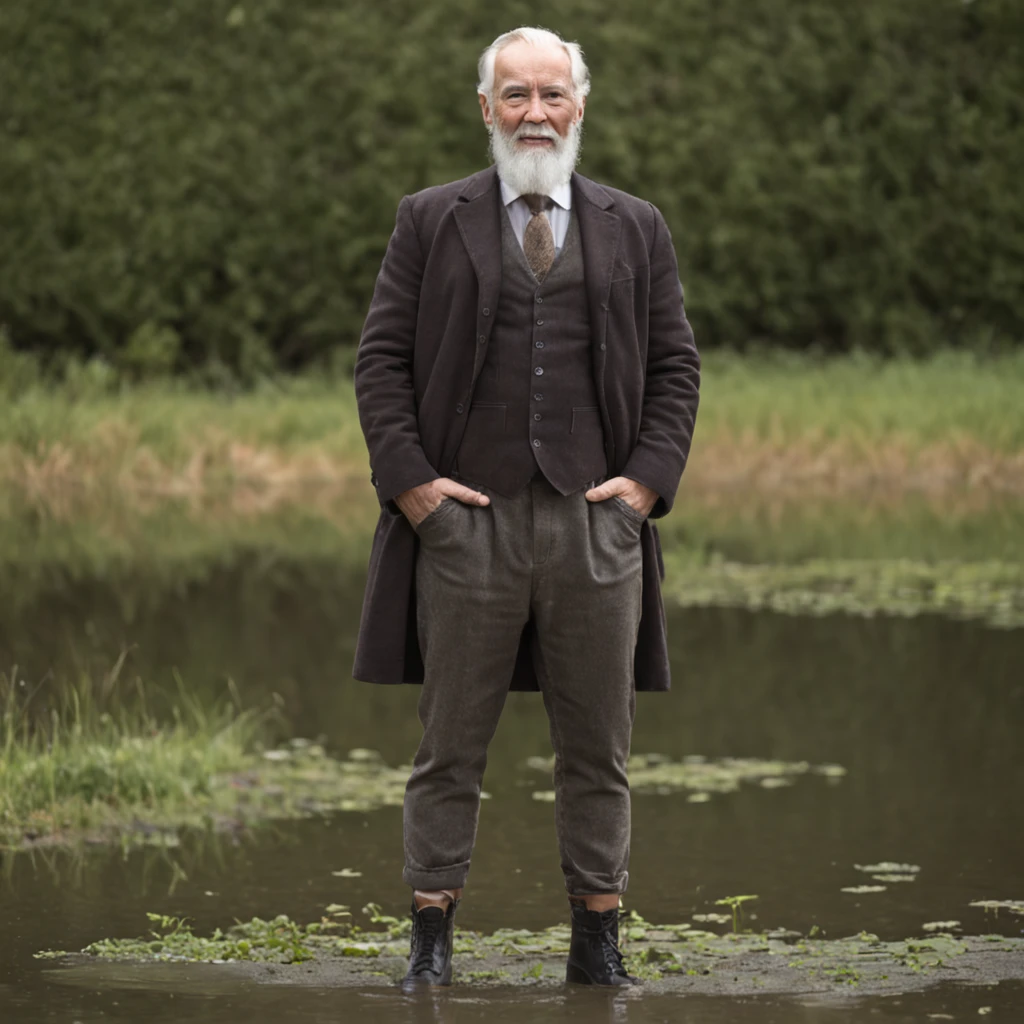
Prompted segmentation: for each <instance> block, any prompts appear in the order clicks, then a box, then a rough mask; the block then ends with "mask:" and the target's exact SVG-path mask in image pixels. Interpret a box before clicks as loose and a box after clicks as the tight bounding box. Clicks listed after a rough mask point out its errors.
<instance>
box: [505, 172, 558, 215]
mask: <svg viewBox="0 0 1024 1024" xmlns="http://www.w3.org/2000/svg"><path fill="white" fill-rule="evenodd" d="M498 181H499V182H500V183H501V201H502V202H503V203H504V204H505V205H506V206H508V205H509V204H510V203H514V202H515V201H516V200H517V199H518V198H519V197H520V196H521V195H522V193H521V192H517V191H516V190H515V189H514V188H512V186H511V185H506V184H505V182H504V180H503V179H501V178H499V179H498ZM548 197H549V198H550V199H553V200H554V201H555V202H556V203H557V204H558V205H559V206H560V207H561V208H562V209H563V210H569V209H572V185H571V184H570V183H569V182H568V181H567V182H566V183H565V184H564V185H559V186H558V187H557V188H553V189H552V190H551V191H550V192H549V193H548Z"/></svg>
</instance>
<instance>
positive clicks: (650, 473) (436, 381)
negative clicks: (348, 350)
mask: <svg viewBox="0 0 1024 1024" xmlns="http://www.w3.org/2000/svg"><path fill="white" fill-rule="evenodd" d="M572 195H573V207H574V209H575V211H576V216H577V219H578V223H579V229H580V236H581V240H582V244H583V258H584V273H585V277H586V288H587V296H588V304H589V307H590V323H591V330H592V332H593V372H594V380H595V382H596V384H597V395H598V403H599V405H600V408H601V416H602V420H603V424H604V435H605V448H606V456H607V461H608V468H609V475H610V476H618V475H621V476H628V477H630V478H632V479H634V480H637V481H639V482H640V483H643V484H646V485H647V486H648V487H651V488H653V489H654V490H655V491H656V492H657V493H658V494H659V495H660V499H659V501H658V503H657V504H656V505H655V507H654V511H653V512H652V513H651V518H652V519H654V518H657V517H659V516H662V515H664V514H665V513H666V512H668V511H669V509H670V508H671V507H672V502H673V500H674V498H675V493H676V488H677V487H678V485H679V479H680V477H681V475H682V472H683V468H684V466H685V465H686V459H687V455H688V454H689V450H690V442H691V440H692V438H693V427H694V421H695V419H696V416H697V403H698V391H699V386H700V357H699V356H698V354H697V348H696V346H695V345H694V342H693V332H692V331H691V330H690V325H689V323H688V321H687V319H686V315H685V313H684V311H683V295H682V287H681V285H680V283H679V272H678V269H677V266H676V255H675V251H674V249H673V248H672V240H671V238H670V236H669V231H668V227H667V226H666V224H665V221H664V219H663V217H662V216H661V214H660V213H659V211H658V210H657V209H656V208H655V207H654V206H652V205H651V204H650V203H648V202H645V201H644V200H642V199H637V198H636V197H634V196H631V195H628V194H627V193H625V192H620V191H618V190H617V189H613V188H607V187H605V186H602V185H598V184H596V183H595V182H593V181H590V180H589V179H587V178H584V177H583V176H582V175H579V174H573V177H572ZM499 203H500V188H499V183H498V176H497V172H496V171H495V169H494V167H490V168H488V169H487V170H485V171H481V172H479V173H478V174H474V175H472V176H470V177H468V178H464V179H463V180H461V181H455V182H451V183H450V184H447V185H439V186H436V187H434V188H428V189H425V190H424V191H422V192H418V193H416V194H415V195H412V196H406V197H405V198H404V199H403V200H402V201H401V203H399V206H398V216H397V220H396V224H395V230H394V233H393V234H392V236H391V241H390V242H389V243H388V248H387V252H386V253H385V256H384V261H383V263H382V264H381V269H380V274H379V275H378V277H377V284H376V287H375V289H374V293H373V301H372V302H371V305H370V310H369V313H368V314H367V317H366V324H365V326H364V328H363V333H362V338H361V339H360V342H359V351H358V354H357V357H356V368H355V387H356V400H357V402H358V406H359V419H360V422H361V424H362V428H363V433H364V434H365V436H366V444H367V447H368V449H369V452H370V466H371V480H372V482H373V485H374V487H375V488H376V489H377V496H378V498H379V499H380V503H381V511H380V519H379V520H378V522H377V529H376V531H375V532H374V536H373V548H372V550H371V552H370V566H369V575H368V578H367V581H366V593H365V597H364V600H363V613H362V620H361V622H360V625H359V639H358V642H357V646H356V656H355V666H354V668H353V675H354V676H355V678H356V679H361V680H364V681H366V682H375V683H402V682H407V683H415V682H422V681H423V663H422V660H421V658H420V653H419V645H418V641H417V639H416V607H415V599H416V596H415V595H416V592H415V581H414V574H415V568H416V545H417V543H418V539H417V537H416V534H415V532H414V531H413V529H412V527H411V526H410V525H409V523H408V521H407V520H406V518H405V516H403V515H402V513H401V512H400V511H399V509H398V506H397V505H396V504H395V503H394V501H393V500H392V499H393V498H394V497H395V495H397V494H401V493H402V491H405V490H408V489H409V488H411V487H415V486H417V485H418V484H422V483H426V482H428V481H430V480H435V479H437V477H438V476H447V475H448V474H449V473H450V472H451V469H452V464H453V462H454V459H455V454H456V452H457V451H458V448H459V444H460V442H461V440H462V434H463V431H464V430H465V427H466V419H467V417H466V415H465V411H466V410H468V409H469V407H470V402H471V400H472V395H473V387H474V384H475V382H476V378H477V375H478V374H479V372H480V369H481V367H482V365H483V361H484V356H485V353H486V348H487V346H486V340H487V338H488V336H489V334H490V328H491V325H492V324H493V321H494V316H493V314H494V311H495V309H496V308H497V305H498V297H499V294H500V289H501V224H500V219H499V215H500V206H499ZM641 545H642V548H643V557H644V569H643V582H644V590H643V613H642V618H641V622H640V636H639V639H638V642H637V647H636V656H635V667H636V686H637V689H640V690H667V689H668V687H669V663H668V646H667V643H666V635H665V610H664V605H663V603H662V599H661V580H662V578H663V577H664V565H663V563H662V559H661V547H660V545H659V542H658V533H657V529H656V527H655V526H654V524H653V523H652V522H646V523H645V524H644V527H643V530H642V533H641ZM528 632H529V627H527V631H526V632H525V633H524V638H523V643H521V645H520V657H519V660H518V662H517V665H516V670H515V675H514V678H513V681H512V688H513V689H537V682H536V679H535V678H534V675H533V668H532V665H531V661H530V657H529V644H528V640H529V637H528Z"/></svg>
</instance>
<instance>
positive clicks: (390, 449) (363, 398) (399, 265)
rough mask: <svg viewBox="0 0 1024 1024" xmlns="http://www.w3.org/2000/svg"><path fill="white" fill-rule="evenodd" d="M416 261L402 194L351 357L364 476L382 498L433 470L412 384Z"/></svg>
mask: <svg viewBox="0 0 1024 1024" xmlns="http://www.w3.org/2000/svg"><path fill="white" fill-rule="evenodd" d="M423 265H424V260H423V253H422V249H421V247H420V242H419V238H418V236H417V234H416V225H415V223H414V222H413V217H412V201H411V199H410V198H409V196H406V197H405V198H404V199H403V200H402V201H401V202H400V203H399V204H398V215H397V217H396V219H395V230H394V232H393V233H392V235H391V240H390V242H388V248H387V252H386V253H385V254H384V261H383V263H382V264H381V268H380V273H379V274H378V275H377V284H376V286H375V287H374V291H373V300H372V301H371V303H370V310H369V312H368V313H367V315H366V322H365V323H364V325H363V333H362V336H361V337H360V339H359V349H358V352H357V353H356V363H355V390H356V404H357V406H358V408H359V422H360V425H361V426H362V428H363V435H364V436H365V438H366V447H367V448H368V449H369V452H370V470H371V477H370V479H371V481H372V482H373V485H374V487H375V488H376V489H377V498H378V500H379V501H380V503H381V504H382V505H383V504H385V503H386V502H388V501H390V500H391V499H392V498H394V497H395V495H397V494H401V493H402V492H403V491H407V490H409V488H411V487H416V486H418V485H419V484H424V483H429V482H430V481H431V480H436V479H437V478H438V477H439V476H440V474H439V473H438V472H437V471H436V470H435V469H434V467H433V466H431V465H430V463H429V462H428V461H427V457H426V455H425V454H424V452H423V446H422V445H421V443H420V433H419V426H418V423H417V417H416V396H415V393H414V391H413V376H412V364H413V347H414V345H415V340H416V320H417V313H418V310H419V300H420V284H421V282H422V279H423Z"/></svg>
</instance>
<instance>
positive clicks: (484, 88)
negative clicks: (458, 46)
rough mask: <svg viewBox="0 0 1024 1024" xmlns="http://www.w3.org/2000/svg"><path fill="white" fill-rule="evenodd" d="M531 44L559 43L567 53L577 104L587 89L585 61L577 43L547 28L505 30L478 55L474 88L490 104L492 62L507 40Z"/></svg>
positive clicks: (588, 82) (491, 101)
mask: <svg viewBox="0 0 1024 1024" xmlns="http://www.w3.org/2000/svg"><path fill="white" fill-rule="evenodd" d="M519 42H523V43H532V44H533V45H534V46H561V47H562V49H563V50H565V52H566V53H567V54H568V55H569V66H570V68H571V71H572V91H573V99H575V100H576V102H577V103H578V102H579V101H580V100H581V99H583V98H584V97H585V96H586V95H587V94H588V93H589V92H590V72H589V71H588V70H587V62H586V61H585V60H584V59H583V50H582V48H581V47H580V44H579V43H569V42H566V40H564V39H563V38H562V37H561V36H560V35H557V34H556V33H554V32H550V31H549V30H548V29H546V28H529V27H528V26H525V25H524V26H523V27H521V28H514V29H512V31H511V32H504V33H502V34H501V35H500V36H498V38H497V39H495V40H494V42H493V43H491V45H490V46H488V47H487V49H486V50H484V52H483V53H482V54H481V55H480V61H479V63H478V65H477V70H478V72H479V75H480V81H479V83H478V84H477V87H476V91H477V92H478V93H480V95H482V96H485V97H486V98H487V102H488V103H493V101H494V97H493V95H492V94H493V92H494V61H495V59H496V58H497V56H498V54H499V53H500V52H501V51H502V50H503V49H505V47H506V46H508V45H509V44H510V43H519Z"/></svg>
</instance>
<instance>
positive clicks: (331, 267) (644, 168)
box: [0, 0, 1024, 382]
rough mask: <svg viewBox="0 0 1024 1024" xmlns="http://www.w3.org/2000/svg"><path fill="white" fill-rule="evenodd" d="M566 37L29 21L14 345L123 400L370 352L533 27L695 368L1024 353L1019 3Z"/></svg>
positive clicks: (33, 7)
mask: <svg viewBox="0 0 1024 1024" xmlns="http://www.w3.org/2000/svg"><path fill="white" fill-rule="evenodd" d="M554 10H556V9H554V8H551V7H550V5H548V4H545V5H541V4H539V3H536V2H532V0H531V2H524V0H512V2H510V3H509V4H505V5H501V6H499V7H494V6H493V5H487V4H483V3H479V2H471V0H434V2H432V3H429V4H421V3H419V2H414V0H384V2H368V0H352V2H349V3H346V4H337V3H336V2H334V0H288V2H286V0H240V2H237V3H235V2H233V0H171V2H169V3H166V4H163V5H152V4H139V3H134V2H130V0H76V3H74V4H65V5H58V6H56V7H55V6H54V5H51V4H36V3H33V2H32V0H10V2H8V3H5V4H4V5H3V6H2V7H0V52H2V53H3V55H4V59H3V60H2V61H0V97H2V103H0V231H2V233H3V240H4V244H3V247H2V249H0V325H6V330H7V334H8V336H9V338H10V342H11V344H12V345H13V346H14V348H15V349H17V350H18V351H22V352H24V351H34V352H36V353H38V354H40V355H41V356H42V357H43V358H44V359H45V360H46V361H48V362H49V363H50V364H51V365H54V366H56V367H57V368H58V369H59V368H60V367H61V366H63V365H65V364H66V361H67V360H68V359H78V360H82V359H86V360H87V359H91V358H99V359H101V360H103V361H104V362H107V363H109V364H111V365H113V366H115V367H116V368H117V369H118V370H119V371H122V372H123V373H124V374H126V375H128V376H130V377H152V376H161V375H164V374H167V373H170V372H181V371H190V372H192V373H195V374H198V375H200V376H201V377H204V378H206V379H208V380H210V381H212V382H218V381H222V380H225V379H229V378H238V377H240V378H242V379H246V380H251V379H253V378H256V377H259V376H261V375H262V374H264V373H266V372H268V371H271V370H274V369H292V368H297V367H300V366H307V365H310V364H314V365H315V364H320V363H325V364H326V363H327V362H329V361H330V360H332V359H333V358H334V357H333V352H334V350H337V349H338V348H339V347H340V348H344V347H346V346H351V345H352V344H353V343H354V341H355V340H356V338H357V337H358V333H359V329H360V326H361V323H362V318H363V316H364V314H365V310H366V305H367V302H368V300H369V296H370V293H371V291H372V287H373V282H374V279H375V276H376V273H377V269H378V266H379V261H380V257H381V255H382V253H383V250H384V246H385V244H386V242H387V238H388V235H389V233H390V230H391V226H392V224H393V221H394V212H395V207H396V205H397V202H398V200H399V198H400V197H401V196H402V195H403V194H405V193H408V192H411V191H414V190H417V189H419V188H422V187H424V186H426V185H429V184H434V183H438V182H442V181H446V180H450V179H452V178H456V177H460V176H462V175H465V174H468V173H470V172H472V171H474V170H476V169H478V168H480V167H482V166H485V164H486V162H487V156H486V135H485V133H484V130H483V127H482V124H481V123H480V117H479V113H478V110H477V107H476V99H475V96H474V85H475V81H476V78H475V75H476V68H475V62H476V58H477V56H478V54H479V51H480V49H481V48H482V47H483V46H484V45H485V44H486V43H487V42H489V41H490V40H491V39H492V38H493V37H494V36H495V35H497V34H498V33H499V32H500V31H503V30H504V29H507V28H509V27H511V26H513V25H515V24H522V23H526V24H535V23H545V24H548V25H550V27H552V28H555V29H556V30H558V31H560V32H562V33H563V34H564V35H565V36H567V37H568V38H576V39H578V40H580V41H581V42H582V44H583V45H584V47H585V49H586V51H587V53H588V59H589V62H590V65H591V69H592V72H593V77H594V90H593V93H592V95H591V97H590V103H589V107H588V114H587V140H586V143H585V147H584V150H585V155H584V159H583V164H582V166H581V170H582V171H583V172H584V173H586V174H589V175H590V176H592V177H595V178H597V179H598V180H603V181H607V182H608V183H610V184H614V185H616V186H618V187H620V188H624V189H626V190H628V191H631V192H634V193H636V194H639V195H642V196H644V197H646V198H649V199H650V200H652V201H653V202H655V203H656V204H657V205H658V206H659V207H660V208H661V209H662V211H663V212H664V213H665V215H666V217H667V219H668V221H669V224H670V226H671V227H672V229H673V233H674V238H675V242H676V246H677V250H678V252H679V256H680V261H681V265H682V275H683V280H684V283H685V284H686V287H687V297H688V305H689V308H690V311H691V315H692V317H693V319H694V321H695V326H696V329H697V332H698V338H699V340H700V342H701V343H702V344H704V345H710V344H716V343H717V344H730V345H747V344H756V345H775V344H782V345H788V346H795V347H810V346H818V347H822V348H825V349H848V348H853V347H861V348H867V349H873V350H877V351H883V352H887V351H895V350H900V351H909V352H922V351H925V350H930V349H933V348H936V347H939V346H946V345H950V344H952V345H959V346H971V347H986V346H990V345H992V344H993V343H994V342H998V341H1000V340H1001V339H1006V338H1010V339H1014V340H1016V339H1019V338H1020V337H1021V336H1022V333H1024V332H1022V326H1024V259H1022V256H1024V191H1022V190H1021V189H1020V188H1019V187H1018V186H1017V184H1016V181H1017V177H1018V175H1019V173H1020V170H1019V169H1020V167H1021V166H1022V165H1024V128H1022V108H1024V53H1022V50H1024V43H1022V41H1024V8H1021V6H1020V5H1019V4H1018V3H1016V2H1014V0H973V2H967V0H901V2H900V3H892V2H891V0H862V2H861V3H857V4H837V3H835V2H834V0H644V2H643V3H641V2H640V0H627V2H626V3H618V4H612V3H609V2H602V0H565V2H564V3H562V4H560V5H559V6H558V8H557V19H555V18H553V17H552V12H553V11H554ZM8 358H9V357H8V356H4V359H5V360H7V359H8ZM335 365H337V362H336V361H335Z"/></svg>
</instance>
